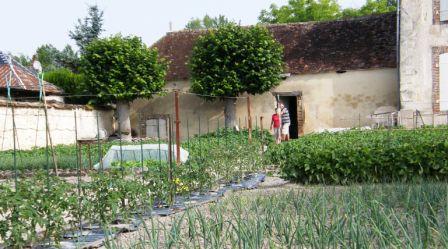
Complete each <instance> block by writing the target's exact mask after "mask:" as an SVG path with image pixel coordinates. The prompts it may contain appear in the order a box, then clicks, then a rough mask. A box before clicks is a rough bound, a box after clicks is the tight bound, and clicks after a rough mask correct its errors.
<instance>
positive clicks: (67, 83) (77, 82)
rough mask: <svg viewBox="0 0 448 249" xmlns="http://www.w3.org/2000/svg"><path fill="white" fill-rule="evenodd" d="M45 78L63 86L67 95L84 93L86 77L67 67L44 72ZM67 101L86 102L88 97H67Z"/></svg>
mask: <svg viewBox="0 0 448 249" xmlns="http://www.w3.org/2000/svg"><path fill="white" fill-rule="evenodd" d="M44 80H45V81H47V82H50V83H53V84H54V85H56V86H58V87H60V88H62V89H63V90H64V93H65V94H67V95H82V94H84V93H85V92H84V84H85V77H84V76H83V75H82V74H76V73H73V72H72V71H70V70H68V69H66V68H60V69H56V70H53V71H50V72H46V73H45V74H44ZM65 101H66V102H67V103H76V104H86V103H87V102H88V98H86V97H81V96H78V97H70V96H69V97H66V98H65Z"/></svg>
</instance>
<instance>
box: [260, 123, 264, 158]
mask: <svg viewBox="0 0 448 249" xmlns="http://www.w3.org/2000/svg"><path fill="white" fill-rule="evenodd" d="M260 134H261V154H263V153H264V136H263V116H260Z"/></svg>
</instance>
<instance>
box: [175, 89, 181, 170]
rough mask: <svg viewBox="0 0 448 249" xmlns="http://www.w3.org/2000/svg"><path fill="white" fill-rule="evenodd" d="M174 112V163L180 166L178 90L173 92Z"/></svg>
mask: <svg viewBox="0 0 448 249" xmlns="http://www.w3.org/2000/svg"><path fill="white" fill-rule="evenodd" d="M174 110H175V113H176V155H177V156H176V163H177V164H178V165H179V164H180V120H179V90H175V91H174Z"/></svg>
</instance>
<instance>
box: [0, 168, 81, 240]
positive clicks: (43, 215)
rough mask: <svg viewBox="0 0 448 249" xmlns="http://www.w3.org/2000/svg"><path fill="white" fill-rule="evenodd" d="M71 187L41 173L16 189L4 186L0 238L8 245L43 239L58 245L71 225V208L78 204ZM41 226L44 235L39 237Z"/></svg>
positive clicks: (0, 192)
mask: <svg viewBox="0 0 448 249" xmlns="http://www.w3.org/2000/svg"><path fill="white" fill-rule="evenodd" d="M72 190H73V186H72V185H71V184H68V183H65V182H64V181H62V180H61V179H58V178H55V177H47V176H45V175H44V173H43V172H38V174H36V176H35V177H33V178H27V179H20V181H19V182H18V185H17V188H16V190H13V189H11V187H10V186H8V185H1V186H0V217H3V219H2V220H0V238H1V239H2V240H3V241H4V242H5V243H6V245H10V246H14V247H18V248H20V247H24V246H28V245H31V244H33V243H35V242H36V241H38V240H39V239H44V240H50V239H51V240H53V241H54V242H55V243H56V244H58V243H59V241H60V238H61V237H62V235H63V234H64V232H65V229H66V226H67V225H68V224H69V223H70V221H69V220H67V219H66V218H67V217H66V215H67V212H66V211H67V210H68V209H69V206H71V205H73V204H74V203H75V202H76V197H75V196H73V195H71V194H70V193H71V192H72ZM38 227H40V228H41V229H42V230H43V231H44V233H43V235H42V238H39V234H38V232H37V231H38Z"/></svg>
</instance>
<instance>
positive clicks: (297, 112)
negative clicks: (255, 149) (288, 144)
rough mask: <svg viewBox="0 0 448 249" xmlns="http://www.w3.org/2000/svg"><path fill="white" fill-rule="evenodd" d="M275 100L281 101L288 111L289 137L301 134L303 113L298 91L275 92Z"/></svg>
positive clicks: (292, 137)
mask: <svg viewBox="0 0 448 249" xmlns="http://www.w3.org/2000/svg"><path fill="white" fill-rule="evenodd" d="M276 95H277V101H279V102H282V103H283V104H284V105H285V107H286V108H288V111H289V117H290V119H291V125H290V127H289V136H290V138H291V139H297V138H299V135H303V124H304V115H303V114H304V113H303V106H302V95H301V94H300V93H276Z"/></svg>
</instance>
